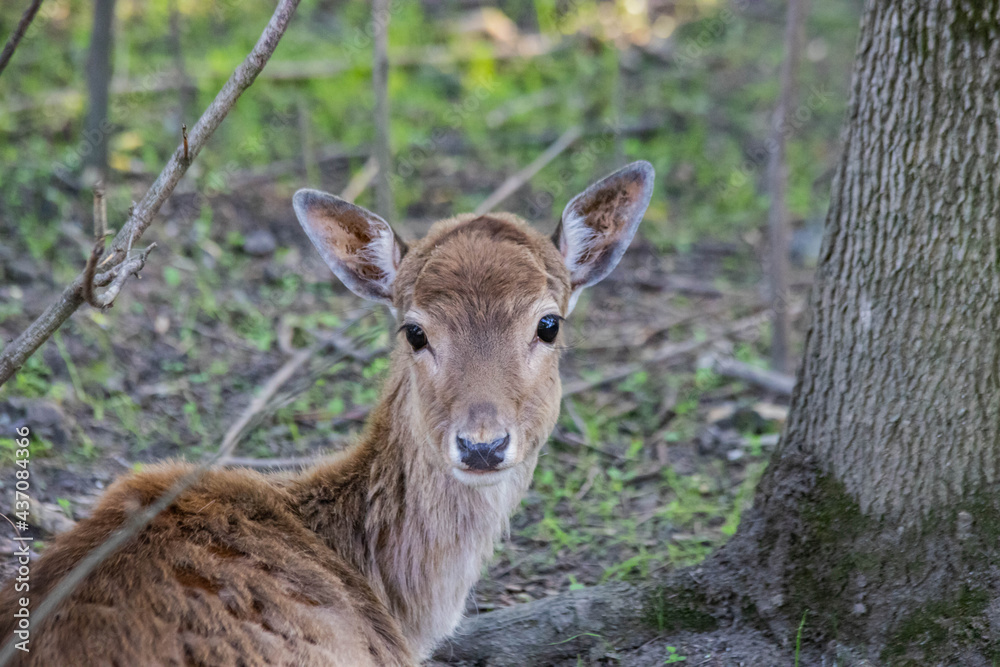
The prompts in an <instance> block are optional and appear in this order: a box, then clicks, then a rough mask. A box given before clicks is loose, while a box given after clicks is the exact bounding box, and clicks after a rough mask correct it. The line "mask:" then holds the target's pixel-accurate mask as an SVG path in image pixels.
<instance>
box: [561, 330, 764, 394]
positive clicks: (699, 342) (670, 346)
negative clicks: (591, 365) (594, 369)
mask: <svg viewBox="0 0 1000 667" xmlns="http://www.w3.org/2000/svg"><path fill="white" fill-rule="evenodd" d="M767 318H768V314H767V313H766V312H764V313H758V314H756V315H751V316H749V317H744V318H743V319H741V320H737V321H736V322H733V323H732V324H731V325H729V326H728V327H726V328H725V329H723V330H722V331H721V332H719V334H717V335H716V336H709V337H707V338H704V339H700V338H692V339H690V340H686V341H684V342H681V343H667V344H666V345H663V346H662V347H660V348H659V349H658V350H656V351H655V352H653V354H651V355H650V356H649V357H648V358H647V359H645V360H643V361H641V362H640V361H637V362H634V363H631V364H625V365H623V366H619V367H618V368H616V369H615V370H613V371H611V372H610V373H606V374H604V375H602V376H601V377H599V378H595V379H593V380H577V381H576V382H570V383H568V384H566V385H565V386H564V387H563V394H562V395H563V399H564V400H565V399H566V398H567V397H568V396H573V395H574V394H579V393H580V392H584V391H589V390H591V389H596V388H597V387H600V386H601V385H604V384H607V383H609V382H614V381H616V380H623V379H625V378H627V377H628V376H629V375H632V374H633V373H638V372H639V371H642V370H645V369H647V368H649V366H650V365H652V364H662V363H664V362H666V361H672V360H674V359H677V358H680V357H683V356H685V355H688V354H692V353H694V352H697V351H698V350H700V349H701V348H703V347H705V346H707V345H711V344H712V343H713V342H714V341H717V340H720V339H722V338H725V337H727V336H731V335H733V334H737V333H740V332H741V331H745V330H747V329H752V328H754V327H760V326H761V325H762V324H764V322H766V321H767Z"/></svg>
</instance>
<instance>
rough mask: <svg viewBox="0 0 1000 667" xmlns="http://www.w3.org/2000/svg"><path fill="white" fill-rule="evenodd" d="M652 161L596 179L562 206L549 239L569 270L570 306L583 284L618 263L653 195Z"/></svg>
mask: <svg viewBox="0 0 1000 667" xmlns="http://www.w3.org/2000/svg"><path fill="white" fill-rule="evenodd" d="M653 180H654V172H653V165H651V164H649V163H648V162H643V161H640V162H633V163H632V164H630V165H628V166H627V167H624V168H623V169H619V170H618V171H616V172H615V173H613V174H611V175H610V176H608V177H607V178H604V179H603V180H601V181H598V182H597V183H594V184H593V185H591V186H590V187H589V188H587V189H586V190H584V191H583V192H581V193H580V194H578V195H577V196H576V197H574V198H573V199H572V201H570V203H569V204H567V205H566V210H564V211H563V214H562V220H560V222H559V226H558V227H556V231H555V233H554V234H553V235H552V240H553V241H554V242H555V244H556V247H557V248H559V252H560V253H562V256H563V259H564V260H565V262H566V266H567V268H569V275H570V284H571V288H572V293H571V295H570V300H569V310H573V306H574V305H576V300H577V298H578V297H579V296H580V292H582V291H583V288H584V287H589V286H590V285H593V284H594V283H597V282H600V281H601V280H603V279H604V278H605V277H607V275H608V274H609V273H611V271H612V270H613V269H614V268H615V266H617V265H618V260H620V259H621V258H622V255H623V254H625V249H626V248H628V245H629V243H631V242H632V237H633V236H635V230H636V229H638V228H639V222H640V221H641V220H642V216H643V214H645V212H646V207H647V206H649V199H650V197H651V196H652V195H653Z"/></svg>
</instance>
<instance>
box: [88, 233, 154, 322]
mask: <svg viewBox="0 0 1000 667" xmlns="http://www.w3.org/2000/svg"><path fill="white" fill-rule="evenodd" d="M155 247H156V244H155V243H150V244H149V246H148V247H147V248H146V249H145V250H143V251H142V252H140V253H138V254H136V255H133V256H132V257H130V258H128V259H127V260H125V261H124V262H122V263H121V264H119V265H118V266H116V267H114V268H113V269H111V270H109V271H105V272H104V273H102V274H101V275H100V276H95V277H94V284H95V285H96V284H97V280H98V278H100V279H101V281H102V285H108V289H106V290H105V291H104V294H101V295H100V296H94V295H93V292H91V299H90V300H89V301H88V302H87V303H89V304H90V305H92V306H94V307H96V308H102V309H103V308H110V307H111V306H113V305H114V303H115V299H116V298H117V297H118V293H119V292H121V291H122V287H124V286H125V283H126V281H128V279H129V278H131V277H132V276H136V277H138V276H139V272H140V271H142V269H143V267H144V266H146V258H147V257H149V253H150V252H152V250H153V248H155ZM105 280H106V282H104V281H105Z"/></svg>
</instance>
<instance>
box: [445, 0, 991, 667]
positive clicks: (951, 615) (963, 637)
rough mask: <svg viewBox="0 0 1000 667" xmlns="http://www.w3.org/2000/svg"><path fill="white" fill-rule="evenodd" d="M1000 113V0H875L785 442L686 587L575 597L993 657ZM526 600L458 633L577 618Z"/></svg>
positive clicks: (809, 643) (853, 642)
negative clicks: (736, 523)
mask: <svg viewBox="0 0 1000 667" xmlns="http://www.w3.org/2000/svg"><path fill="white" fill-rule="evenodd" d="M998 119H1000V2H998V0H989V1H984V2H974V1H971V0H969V1H963V0H941V1H939V2H926V1H923V0H869V1H868V3H867V7H866V12H865V18H864V20H863V22H862V27H861V35H860V39H859V44H858V59H857V62H856V64H855V71H854V76H853V82H852V92H851V102H850V105H849V112H848V116H847V127H846V129H845V133H844V144H845V145H844V153H843V157H842V160H841V163H840V166H839V168H838V172H837V177H836V179H835V181H834V184H833V191H832V197H831V205H830V210H829V213H828V216H827V229H826V237H825V240H824V247H823V251H822V253H821V256H820V265H819V268H818V273H817V278H816V284H815V287H814V291H813V312H814V315H813V323H812V328H811V330H810V332H809V335H808V337H807V339H806V344H805V350H806V351H805V358H804V361H803V364H802V366H801V368H800V370H799V375H798V382H797V387H796V390H795V393H794V396H793V400H792V406H791V411H790V414H789V420H788V425H787V428H786V431H785V434H784V437H783V439H782V444H781V446H780V447H779V449H778V450H777V451H776V452H775V455H774V458H773V459H772V461H771V465H770V466H769V469H768V471H767V472H766V474H765V476H764V479H763V480H762V482H761V484H760V486H759V488H758V490H757V495H756V497H755V501H754V506H753V508H752V509H751V510H749V511H748V512H747V514H746V515H745V516H744V519H743V522H742V523H741V525H740V528H739V530H738V531H737V534H736V535H735V536H734V537H733V539H732V540H731V541H730V542H729V543H728V544H727V545H726V546H725V547H724V548H723V549H721V550H720V551H719V552H718V553H716V554H714V555H713V556H712V557H710V558H709V559H708V560H707V561H706V562H705V563H703V564H701V565H700V566H698V568H697V569H696V570H694V571H692V572H694V573H695V574H692V578H693V579H694V580H695V581H696V582H697V583H698V586H697V587H696V588H695V589H692V588H691V587H690V585H689V584H685V585H684V586H681V587H680V589H678V587H677V575H671V576H670V577H668V578H667V579H665V580H661V581H660V582H648V583H647V584H646V585H645V586H644V587H643V590H644V591H645V595H646V597H642V598H640V603H639V604H637V605H635V611H633V612H629V611H628V609H627V608H625V607H624V606H622V605H619V606H618V607H613V606H612V604H611V600H612V599H620V598H621V593H620V592H619V591H617V590H615V589H614V588H610V587H602V588H598V589H593V590H591V591H589V592H588V599H589V600H590V601H591V603H592V604H603V605H606V606H605V608H607V609H615V610H616V612H615V613H616V614H617V617H616V620H615V622H616V624H618V625H619V626H621V625H622V624H623V623H633V624H635V627H636V629H637V630H636V634H641V632H644V631H648V626H649V624H648V622H646V623H643V619H647V621H648V619H649V618H650V610H651V609H656V608H660V609H667V610H668V611H669V613H667V614H666V617H667V618H673V617H675V616H678V617H685V616H686V617H691V616H692V615H694V617H697V616H698V614H703V613H710V614H712V615H713V616H715V617H716V618H717V619H718V620H719V621H720V622H723V623H725V622H728V621H726V620H725V619H726V618H727V617H728V619H730V620H732V621H734V622H737V623H739V624H743V625H751V626H754V627H756V628H759V629H763V630H765V631H766V632H768V633H769V634H770V636H771V637H773V638H774V639H775V640H776V641H778V642H779V643H783V644H785V645H786V646H788V645H794V643H795V641H796V636H797V634H798V632H799V624H800V622H802V620H803V615H804V614H805V622H804V624H803V625H802V627H801V640H802V642H803V645H804V646H806V647H809V649H810V650H812V651H814V655H818V654H819V653H823V654H825V655H826V656H827V659H826V664H839V665H852V664H856V665H861V664H869V665H870V664H879V665H965V666H976V665H984V666H985V665H991V664H996V662H995V660H996V659H997V658H998V657H1000V571H998V569H997V563H1000V336H998V335H997V333H996V328H997V323H998V322H1000V121H998ZM679 590H680V591H681V592H684V591H686V592H684V596H683V600H684V604H682V605H674V606H670V607H667V606H665V602H664V601H667V600H671V599H675V598H676V596H677V594H678V591H679ZM671 596H673V597H671ZM560 597H562V598H563V599H565V600H568V599H569V595H567V596H560ZM598 600H599V601H600V602H599V603H598V602H597V601H598ZM658 601H659V602H658ZM532 605H533V606H531V605H529V606H526V607H525V608H522V609H519V610H516V611H508V610H504V611H501V612H494V613H492V614H484V615H482V616H480V617H478V618H477V619H471V620H470V622H469V623H468V624H466V625H465V626H463V632H462V635H461V639H460V640H459V641H462V642H465V641H468V642H469V643H473V642H477V641H478V640H479V637H478V636H477V633H479V632H486V633H489V632H490V631H491V629H492V628H493V627H499V628H519V627H525V626H526V625H527V624H529V623H530V621H529V620H527V619H526V617H530V616H532V615H533V616H534V625H532V626H531V627H532V628H533V630H532V633H531V634H530V635H526V636H527V638H528V640H529V641H531V642H533V643H532V644H527V645H526V643H524V642H521V641H519V640H518V641H516V642H515V641H512V642H511V643H517V644H518V648H519V652H520V655H521V660H522V662H521V664H532V658H533V656H534V654H536V653H538V654H539V655H543V656H545V658H546V659H548V660H551V659H552V656H551V653H552V646H551V645H550V644H551V643H552V642H560V641H562V640H564V639H565V638H566V637H572V636H574V635H576V634H577V633H581V632H587V630H588V628H587V622H586V619H584V620H583V621H581V622H580V623H563V624H562V625H561V627H560V628H559V633H558V634H554V633H552V632H544V630H545V628H546V627H547V625H548V623H547V622H546V615H547V614H548V613H549V612H550V610H551V609H552V608H555V606H556V605H557V603H556V602H553V601H546V604H545V605H542V604H540V603H532ZM657 605H659V606H657ZM515 616H516V617H517V619H516V620H517V622H518V623H517V624H514V625H511V624H510V623H509V621H510V620H512V619H514V617H515ZM640 628H643V630H641V631H640ZM466 637H468V638H469V639H468V640H466V639H465V638H466ZM508 641H511V638H510V633H509V632H508ZM616 641H619V642H627V641H628V637H620V638H618V639H617V640H616ZM534 642H539V643H542V644H544V646H539V645H538V644H535V643H534ZM562 645H564V646H566V651H565V652H564V653H563V655H576V654H579V651H576V652H575V653H574V652H573V651H574V649H575V648H576V647H574V645H573V643H572V642H570V643H567V644H562ZM452 650H454V649H452ZM462 655H467V656H468V657H469V658H470V659H472V662H475V663H476V664H484V663H485V664H494V663H495V664H514V663H513V662H505V661H504V660H502V659H501V660H496V661H493V660H491V659H484V658H483V657H482V656H481V655H473V654H462ZM441 657H446V656H444V655H442V656H441ZM831 659H832V660H831ZM452 662H455V661H454V660H453V661H452ZM543 662H544V661H543ZM808 664H818V662H808Z"/></svg>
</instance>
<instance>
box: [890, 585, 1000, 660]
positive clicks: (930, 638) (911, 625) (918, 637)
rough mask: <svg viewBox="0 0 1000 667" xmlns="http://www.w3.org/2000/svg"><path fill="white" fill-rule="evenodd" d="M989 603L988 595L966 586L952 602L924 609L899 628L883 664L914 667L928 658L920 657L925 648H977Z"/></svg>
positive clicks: (983, 629)
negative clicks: (911, 666) (910, 665)
mask: <svg viewBox="0 0 1000 667" xmlns="http://www.w3.org/2000/svg"><path fill="white" fill-rule="evenodd" d="M989 602H990V595H989V593H988V591H986V590H983V589H980V588H973V587H971V586H969V585H968V584H966V585H965V586H963V587H962V589H961V591H959V593H958V595H956V596H955V597H954V598H952V599H951V600H939V601H935V602H931V603H928V604H926V605H924V607H923V608H921V609H919V610H917V611H915V612H914V613H913V614H911V615H910V616H909V617H908V618H907V619H906V620H905V621H903V622H902V623H901V624H900V625H899V627H898V629H897V630H896V632H895V633H894V634H893V635H892V637H890V639H889V641H888V643H887V644H886V648H885V650H883V652H882V656H881V657H882V660H883V661H885V662H886V663H889V664H893V665H909V664H913V665H916V664H922V663H923V661H924V660H927V659H929V658H930V656H927V655H923V654H922V650H923V649H924V648H928V649H929V650H930V651H942V650H944V651H947V650H948V647H949V645H951V644H952V643H956V644H959V645H961V646H970V645H975V644H980V643H981V642H983V641H984V639H985V638H984V631H985V629H986V628H985V623H984V622H983V614H984V612H985V610H986V606H987V605H988V604H989ZM914 649H916V650H915V651H914ZM911 651H913V652H912V653H911ZM918 658H919V661H920V662H919V663H918V662H917V660H918Z"/></svg>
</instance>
